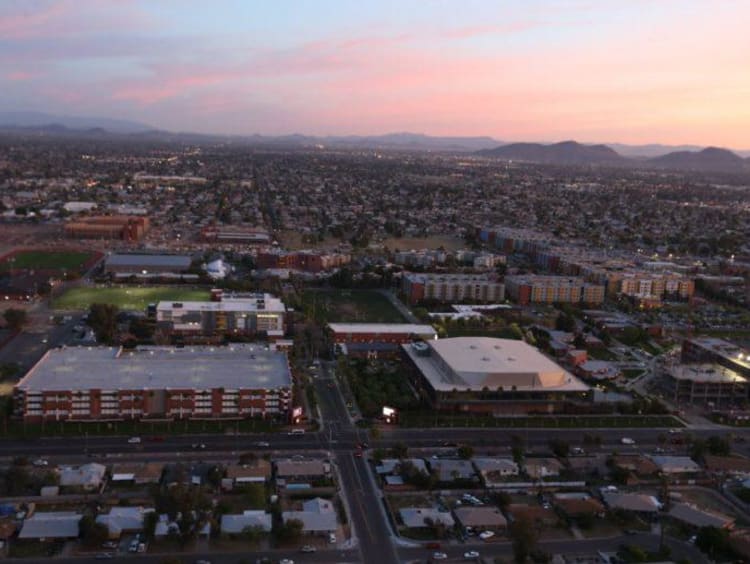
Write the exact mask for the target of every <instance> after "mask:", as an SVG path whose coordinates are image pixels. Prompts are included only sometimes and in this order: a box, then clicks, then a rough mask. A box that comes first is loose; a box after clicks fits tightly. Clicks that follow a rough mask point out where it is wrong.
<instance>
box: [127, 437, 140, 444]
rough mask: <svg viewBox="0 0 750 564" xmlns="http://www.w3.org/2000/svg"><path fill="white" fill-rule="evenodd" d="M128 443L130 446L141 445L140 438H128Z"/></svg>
mask: <svg viewBox="0 0 750 564" xmlns="http://www.w3.org/2000/svg"><path fill="white" fill-rule="evenodd" d="M128 442H129V443H130V444H131V445H138V444H141V438H140V437H130V438H129V439H128Z"/></svg>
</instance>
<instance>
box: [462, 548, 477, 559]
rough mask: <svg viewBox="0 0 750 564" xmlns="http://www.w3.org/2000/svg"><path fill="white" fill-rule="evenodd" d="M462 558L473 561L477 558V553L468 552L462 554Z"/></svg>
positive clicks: (474, 551) (473, 551)
mask: <svg viewBox="0 0 750 564" xmlns="http://www.w3.org/2000/svg"><path fill="white" fill-rule="evenodd" d="M464 558H465V559H466V560H475V559H477V558H479V553H478V552H477V551H476V550H470V551H469V552H464Z"/></svg>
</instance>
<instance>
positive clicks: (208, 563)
mask: <svg viewBox="0 0 750 564" xmlns="http://www.w3.org/2000/svg"><path fill="white" fill-rule="evenodd" d="M195 564H211V561H210V560H196V561H195Z"/></svg>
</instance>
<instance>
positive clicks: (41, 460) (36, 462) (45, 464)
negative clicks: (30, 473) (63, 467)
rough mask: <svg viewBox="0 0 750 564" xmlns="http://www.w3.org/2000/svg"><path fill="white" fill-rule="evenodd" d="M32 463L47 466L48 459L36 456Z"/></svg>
mask: <svg viewBox="0 0 750 564" xmlns="http://www.w3.org/2000/svg"><path fill="white" fill-rule="evenodd" d="M32 464H33V465H34V466H49V461H48V460H45V459H44V458H37V459H36V460H35V461H34V462H32Z"/></svg>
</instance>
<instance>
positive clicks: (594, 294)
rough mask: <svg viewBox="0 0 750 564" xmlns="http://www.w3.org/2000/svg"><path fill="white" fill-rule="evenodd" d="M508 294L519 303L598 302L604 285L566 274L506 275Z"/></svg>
mask: <svg viewBox="0 0 750 564" xmlns="http://www.w3.org/2000/svg"><path fill="white" fill-rule="evenodd" d="M505 287H506V288H507V291H508V296H509V297H510V298H511V299H512V300H514V301H516V302H517V303H519V304H521V305H528V304H538V303H546V304H551V303H571V304H587V305H594V304H600V303H602V302H603V301H604V286H602V285H599V284H589V283H587V282H584V280H583V278H569V277H567V276H539V275H528V276H506V277H505Z"/></svg>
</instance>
